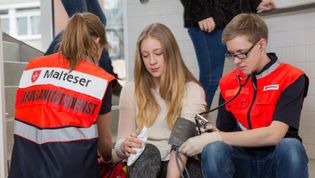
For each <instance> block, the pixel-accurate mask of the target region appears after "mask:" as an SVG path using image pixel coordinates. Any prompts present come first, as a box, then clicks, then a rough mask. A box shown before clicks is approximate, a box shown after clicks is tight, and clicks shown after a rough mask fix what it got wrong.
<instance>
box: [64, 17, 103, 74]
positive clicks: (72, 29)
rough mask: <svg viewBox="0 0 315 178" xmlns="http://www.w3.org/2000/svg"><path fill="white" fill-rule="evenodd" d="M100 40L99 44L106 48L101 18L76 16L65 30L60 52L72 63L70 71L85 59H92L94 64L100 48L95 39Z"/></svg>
mask: <svg viewBox="0 0 315 178" xmlns="http://www.w3.org/2000/svg"><path fill="white" fill-rule="evenodd" d="M96 38H100V40H99V44H100V45H101V46H102V47H104V46H105V45H106V43H107V41H106V37H105V29H104V26H103V24H102V22H101V21H100V20H99V18H98V17H97V16H95V15H93V14H91V13H76V14H74V15H73V16H72V17H71V18H70V20H69V22H68V25H67V26H66V28H65V30H64V34H63V37H62V40H61V45H60V51H61V53H62V55H63V56H64V57H65V58H67V59H68V60H69V61H70V70H73V69H74V68H75V66H76V65H77V64H78V63H79V62H80V61H81V60H82V59H84V58H86V57H88V56H89V57H91V58H92V60H93V62H94V63H95V61H98V60H97V59H95V56H97V51H98V48H99V46H98V45H97V44H96V43H95V41H94V40H95V39H96Z"/></svg>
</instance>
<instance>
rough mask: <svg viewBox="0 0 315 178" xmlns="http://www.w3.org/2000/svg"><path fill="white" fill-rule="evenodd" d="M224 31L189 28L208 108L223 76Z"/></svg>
mask: <svg viewBox="0 0 315 178" xmlns="http://www.w3.org/2000/svg"><path fill="white" fill-rule="evenodd" d="M222 31H223V29H221V28H220V29H216V30H214V31H213V32H211V33H207V32H204V31H201V30H200V29H199V28H198V27H192V28H188V33H189V35H190V37H191V40H192V42H193V45H194V48H195V52H196V57H197V60H198V65H199V81H200V83H201V85H202V86H203V88H204V89H205V92H206V100H207V104H208V108H210V107H211V104H212V100H213V96H214V95H215V92H216V90H217V88H218V84H219V80H220V78H221V76H222V72H223V67H224V60H225V56H224V54H225V52H226V46H225V45H223V44H222V42H221V35H222Z"/></svg>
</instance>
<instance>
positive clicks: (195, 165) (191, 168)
mask: <svg viewBox="0 0 315 178" xmlns="http://www.w3.org/2000/svg"><path fill="white" fill-rule="evenodd" d="M167 165H168V161H161V155H160V152H159V150H158V149H157V147H156V146H154V145H152V144H147V145H146V148H145V149H144V151H143V153H142V154H141V156H140V157H139V158H138V159H137V160H136V162H135V163H134V164H132V165H131V166H129V167H128V173H129V177H130V178H139V177H150V178H165V177H166V173H167ZM186 167H187V170H188V172H189V174H190V177H191V178H202V173H201V167H200V161H198V160H195V159H193V158H189V159H188V162H187V165H186ZM184 175H185V173H184ZM185 177H187V175H185Z"/></svg>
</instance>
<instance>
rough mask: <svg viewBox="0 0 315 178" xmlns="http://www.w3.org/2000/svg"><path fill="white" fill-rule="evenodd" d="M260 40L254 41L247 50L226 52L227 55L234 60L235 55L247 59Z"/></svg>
mask: <svg viewBox="0 0 315 178" xmlns="http://www.w3.org/2000/svg"><path fill="white" fill-rule="evenodd" d="M258 42H259V41H257V42H256V43H254V44H253V45H252V46H251V47H250V48H249V49H248V50H247V51H246V52H241V53H237V54H232V53H230V52H227V53H225V57H226V58H227V59H229V60H231V61H234V59H235V57H237V58H238V59H246V58H247V57H248V54H249V53H250V51H251V50H252V49H253V48H254V46H256V44H257V43H258Z"/></svg>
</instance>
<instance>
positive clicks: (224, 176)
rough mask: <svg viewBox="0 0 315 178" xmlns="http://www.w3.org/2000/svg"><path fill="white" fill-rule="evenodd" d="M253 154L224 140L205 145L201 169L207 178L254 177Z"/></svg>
mask: <svg viewBox="0 0 315 178" xmlns="http://www.w3.org/2000/svg"><path fill="white" fill-rule="evenodd" d="M252 160H253V159H252V156H251V155H250V154H248V153H247V152H246V150H245V149H243V148H240V147H233V146H230V145H228V144H226V143H224V142H222V141H217V142H213V143H211V144H208V145H206V146H205V148H204V149H203V150H202V153H201V169H202V174H203V176H204V177H205V178H214V177H220V178H232V177H233V178H253V175H254V174H253V171H255V169H254V168H255V166H253V165H254V164H253V161H252Z"/></svg>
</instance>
